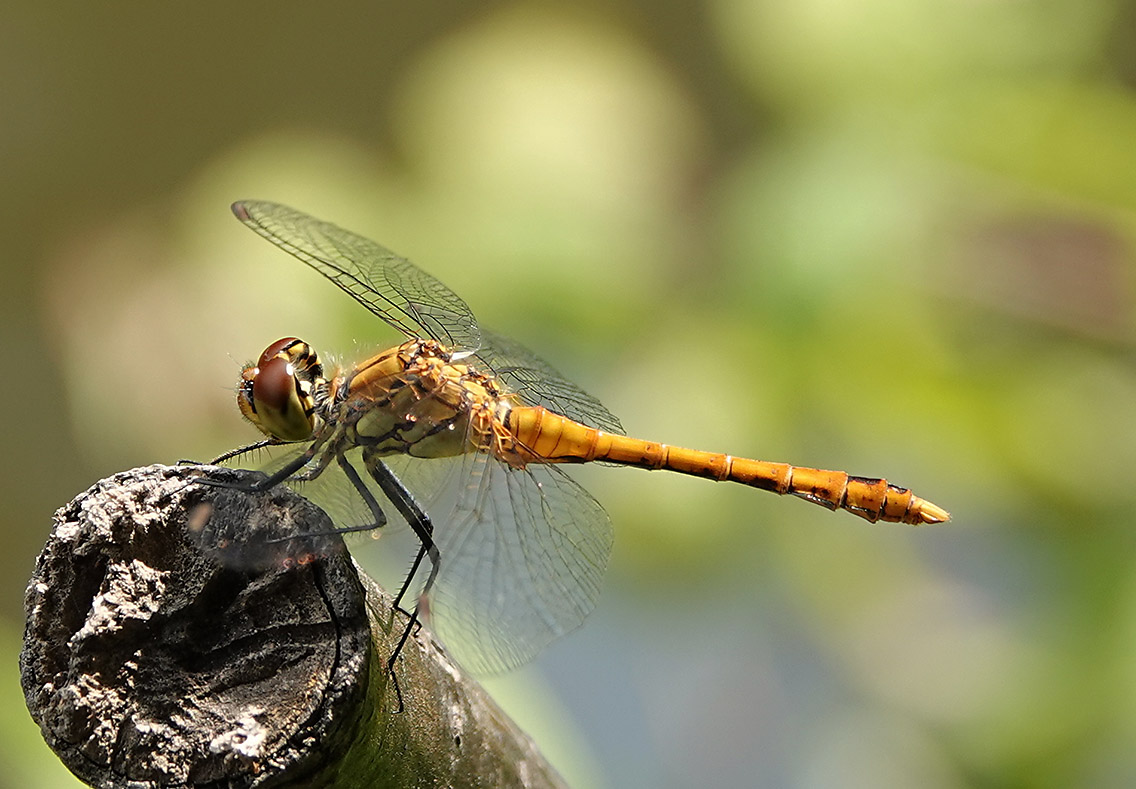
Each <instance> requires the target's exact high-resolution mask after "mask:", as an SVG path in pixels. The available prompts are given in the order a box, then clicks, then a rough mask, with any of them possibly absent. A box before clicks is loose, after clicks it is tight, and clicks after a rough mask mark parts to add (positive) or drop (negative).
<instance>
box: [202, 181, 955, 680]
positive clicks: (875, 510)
mask: <svg viewBox="0 0 1136 789" xmlns="http://www.w3.org/2000/svg"><path fill="white" fill-rule="evenodd" d="M232 210H233V213H234V214H235V215H236V217H237V218H238V219H239V220H240V221H241V222H243V223H244V224H245V225H246V226H247V227H249V228H251V229H252V230H253V231H255V232H256V233H258V234H260V235H261V236H263V237H264V238H266V239H268V240H269V241H271V242H272V243H273V244H275V245H276V246H278V247H280V248H281V249H283V250H285V251H286V252H289V253H290V254H292V255H293V256H295V257H296V258H298V259H299V260H301V261H303V262H304V263H306V264H307V265H309V266H310V267H312V268H313V269H315V270H316V271H318V272H319V273H320V274H323V275H324V276H325V277H327V278H328V279H329V280H331V282H332V283H334V284H335V285H337V286H338V287H339V288H341V289H342V290H343V291H344V292H346V293H347V294H348V295H349V296H351V297H352V298H354V299H355V300H356V301H357V302H359V303H360V304H361V305H362V306H363V307H365V308H366V309H367V310H369V311H370V312H371V313H373V314H374V315H376V316H377V317H379V318H380V319H382V320H383V321H385V322H386V323H387V324H388V325H389V326H391V327H392V328H394V329H395V330H397V331H398V332H400V333H401V334H402V335H403V337H404V341H403V342H401V343H399V344H397V345H394V346H392V347H390V348H388V349H386V350H384V351H382V352H380V353H378V354H377V355H374V356H372V357H370V358H368V359H366V360H364V361H362V362H359V363H358V364H355V365H353V366H348V367H342V368H338V369H332V368H330V367H325V365H324V363H323V361H322V360H321V359H320V357H319V355H318V354H317V353H316V351H315V350H314V349H313V348H312V347H311V346H309V345H308V344H307V343H306V342H304V341H303V340H300V339H298V338H295V337H285V338H283V339H280V340H277V341H276V342H274V343H272V344H271V345H269V346H268V347H267V348H266V349H265V350H264V352H263V353H262V354H261V355H260V357H259V359H258V360H257V361H256V362H255V363H252V364H249V365H246V366H245V367H244V368H243V369H242V371H241V378H240V382H239V385H238V389H237V404H238V406H239V408H240V411H241V413H242V415H243V416H244V417H245V418H246V419H247V420H248V421H249V422H251V423H252V424H253V425H255V426H256V427H257V428H258V429H259V430H260V431H261V432H262V433H263V434H264V436H265V438H263V439H262V440H260V441H258V442H256V443H254V444H249V445H248V446H245V447H241V448H239V449H236V450H233V451H231V452H228V453H226V454H225V455H222V456H221V458H218V460H219V461H232V460H234V459H240V458H243V457H244V456H246V455H248V454H249V453H250V452H252V451H253V450H256V449H259V448H263V447H267V446H277V445H291V449H292V451H291V452H289V453H288V454H286V455H285V457H284V458H283V459H282V460H279V461H277V462H276V465H275V466H274V467H273V470H272V471H271V472H270V473H268V475H267V476H266V477H264V478H262V480H261V481H260V482H258V483H256V484H255V486H254V487H255V488H256V489H258V490H264V489H268V488H271V487H273V486H275V485H278V484H281V483H283V484H288V485H290V486H293V485H300V486H302V485H303V483H314V482H316V481H317V480H318V481H322V482H326V481H328V480H329V479H330V480H331V482H330V486H326V485H325V486H324V489H325V490H327V491H331V492H332V494H331V495H332V496H333V497H337V498H339V499H340V500H342V499H343V497H345V496H346V497H350V498H353V499H354V501H355V502H357V503H359V502H361V504H362V508H361V511H362V512H364V513H366V518H365V520H366V521H367V522H365V523H356V524H349V523H338V524H337V528H338V530H342V531H356V530H364V529H378V528H381V527H383V526H384V525H386V524H387V522H388V520H389V519H388V517H387V515H386V512H385V510H384V504H387V505H389V506H393V508H394V512H395V513H397V515H398V516H400V517H401V518H402V519H404V520H405V521H406V522H407V523H408V524H409V526H410V527H411V529H412V530H413V532H414V534H415V536H416V537H417V539H418V542H419V549H418V553H417V556H416V558H415V559H414V561H413V563H412V565H411V568H410V571H409V573H408V575H407V577H406V581H405V582H404V583H403V586H402V588H401V591H400V592H399V596H398V598H397V599H396V605H397V606H399V607H400V610H402V609H401V605H402V600H403V599H404V595H406V594H408V590H409V589H410V588H411V579H412V578H416V577H418V578H419V580H418V581H416V582H415V583H416V584H417V586H416V587H415V588H416V589H417V594H416V595H415V596H414V597H412V598H409V599H416V600H417V601H418V602H417V603H416V604H415V606H414V610H413V611H411V612H406V613H408V615H409V618H410V619H409V622H410V624H408V626H407V629H406V631H405V632H404V633H403V637H402V641H400V642H399V645H398V647H397V648H396V650H395V654H394V655H392V656H391V659H390V661H389V663H388V665H390V666H393V661H394V659H395V658H396V657H397V654H398V650H400V649H401V648H402V645H403V643H404V642H405V640H406V637H407V634H408V633H409V632H410V628H411V626H412V625H413V624H414V623H415V621H416V619H417V616H418V614H419V610H420V607H428V610H429V612H430V621H431V624H432V627H433V629H434V630H435V631H436V632H437V634H438V636H439V637H440V639H441V640H442V642H443V643H444V644H446V645H447V646H450V647H451V649H455V647H458V646H459V645H460V648H458V649H457V651H458V652H459V655H458V662H460V663H462V664H463V665H465V666H466V667H467V668H468V669H470V670H472V671H474V672H475V673H482V674H490V673H498V672H501V671H505V670H508V669H511V668H514V667H516V666H518V665H521V664H523V663H525V662H527V661H528V660H530V659H532V658H533V657H534V656H535V655H536V654H537V653H538V652H539V651H540V650H541V649H543V648H544V647H545V646H546V645H547V644H549V643H550V642H552V641H553V640H555V639H557V638H559V637H560V636H562V635H564V634H566V633H568V632H569V631H571V630H573V629H575V628H576V627H578V626H579V625H580V624H581V623H582V622H583V620H584V618H585V617H586V616H587V615H588V614H589V613H590V612H591V611H592V610H593V608H594V607H595V605H596V602H597V599H598V596H599V592H600V586H601V580H602V577H603V575H604V572H605V570H606V566H607V562H608V557H609V555H610V553H611V548H612V540H613V535H612V526H611V521H610V519H609V517H608V515H607V513H606V512H605V511H604V508H603V507H602V506H601V505H600V504H599V502H597V501H596V500H595V499H594V498H593V497H592V496H591V495H590V494H589V493H588V492H587V491H586V490H584V488H582V487H581V486H580V485H579V484H577V483H576V482H575V481H573V480H572V479H571V478H570V477H569V476H568V475H567V474H565V473H564V471H563V470H562V468H563V467H564V466H565V465H568V464H574V463H590V462H603V463H606V464H613V465H621V466H637V467H639V468H645V469H665V470H669V471H676V472H679V473H682V474H689V475H693V476H698V477H706V478H709V479H712V480H718V481H730V482H738V483H742V484H744V485H749V486H751V487H755V488H759V489H761V490H767V491H771V492H773V493H778V494H790V495H793V496H796V497H798V498H800V499H803V500H805V501H809V502H813V503H815V504H819V505H821V506H824V507H826V508H828V509H830V510H844V511H846V512H850V513H852V514H854V515H858V516H859V517H861V518H864V519H866V520H868V521H872V522H875V521H890V522H897V523H907V524H916V525H918V524H929V523H940V522H944V521H947V520H949V519H950V515H949V514H948V513H947V511H946V510H944V509H942V508H941V507H938V506H936V505H935V504H932V503H930V502H929V501H927V500H925V499H922V498H920V497H918V496H916V495H914V494H913V493H912V492H911V491H910V490H908V489H906V488H902V487H899V486H897V485H893V484H890V483H889V482H887V481H886V480H884V479H878V478H873V477H861V476H852V475H849V474H847V473H845V472H843V471H825V470H821V469H815V468H808V467H803V466H793V465H790V464H787V463H774V462H767V461H759V460H750V459H747V458H742V457H735V456H732V455H727V454H722V453H713V452H703V451H698V450H692V449H684V448H681V447H675V446H670V445H668V444H664V443H659V442H655V441H645V440H641V439H637V438H630V437H628V436H626V435H625V434H624V431H623V428H622V426H621V424H620V421H619V420H618V419H617V418H616V417H615V416H614V415H612V413H611V412H610V411H608V410H607V409H606V408H605V407H604V406H603V405H602V404H601V403H600V402H599V401H598V400H597V399H596V398H594V397H592V396H591V395H589V394H588V393H586V392H585V391H584V390H583V389H581V388H580V387H579V386H577V385H576V384H574V383H572V382H571V381H569V380H568V379H566V378H565V377H564V376H562V375H561V374H560V373H558V372H557V371H556V370H555V369H554V368H553V367H552V366H550V365H549V364H548V363H546V362H545V361H543V360H541V359H540V358H539V357H537V356H536V355H535V354H533V353H532V352H531V351H529V350H528V349H527V348H525V347H524V346H522V345H520V344H519V343H517V342H515V341H513V340H510V339H508V338H506V337H503V336H500V335H498V334H495V333H493V332H491V331H489V330H488V329H486V328H485V327H483V326H482V325H481V324H480V323H479V322H478V320H477V319H476V318H475V317H474V314H473V312H472V311H471V310H470V308H469V307H468V306H467V305H466V303H465V302H464V301H463V300H462V299H461V298H460V297H458V296H457V294H455V293H454V292H453V291H452V290H450V289H449V288H447V287H446V286H445V285H443V284H442V283H441V282H440V281H438V280H437V279H435V278H434V277H433V276H431V275H430V274H428V273H426V272H425V271H423V270H422V269H420V268H418V267H417V266H415V265H414V264H413V263H411V262H410V261H408V260H406V259H405V258H402V257H400V256H399V255H396V254H395V253H394V252H392V251H390V250H389V249H387V248H386V247H383V246H381V245H380V244H377V243H375V242H374V241H371V240H369V239H367V238H364V237H362V236H359V235H356V234H355V233H352V232H350V231H348V230H344V229H343V228H340V227H338V226H336V225H334V224H331V223H328V222H324V221H321V220H318V219H316V218H315V217H312V216H309V215H308V214H305V213H303V212H301V211H297V210H295V209H292V208H289V207H287V206H284V205H280V204H277V203H271V202H259V201H242V202H237V203H234V204H233V206H232ZM301 489H303V488H301ZM441 489H444V491H445V492H446V493H447V494H448V495H446V496H441V495H439V490H441ZM429 501H435V502H438V501H441V502H444V504H439V505H438V506H439V507H441V509H436V510H435V509H434V508H433V507H431V506H429V505H428V504H427V503H426V502H429ZM317 503H319V501H318V499H317ZM424 561H425V562H428V565H429V567H428V569H426V568H424V567H423V562H424ZM451 645H452V646H451Z"/></svg>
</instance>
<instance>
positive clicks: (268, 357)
mask: <svg viewBox="0 0 1136 789" xmlns="http://www.w3.org/2000/svg"><path fill="white" fill-rule="evenodd" d="M308 353H309V350H308V347H307V345H306V344H305V343H303V342H302V341H301V340H298V339H296V338H295V337H285V338H284V339H282V340H277V341H276V342H274V343H272V345H269V346H268V347H267V348H266V349H265V350H264V353H262V354H261V355H260V360H259V361H258V362H257V364H256V366H255V367H251V366H250V367H246V368H245V369H244V370H243V371H242V372H241V382H240V385H239V387H238V389H237V405H238V406H239V407H240V409H241V413H242V414H244V416H245V418H246V419H248V420H249V421H250V422H252V423H253V424H254V425H256V426H257V427H258V428H260V430H261V432H263V433H264V434H265V435H267V436H269V437H271V438H278V439H280V440H281V441H302V440H303V439H305V438H309V437H310V436H311V435H312V432H313V430H314V427H315V425H314V421H313V419H312V410H313V405H312V399H311V396H310V395H308V394H307V393H306V388H305V387H301V386H300V382H299V378H298V369H297V366H296V364H295V363H294V361H293V360H294V358H307V355H308Z"/></svg>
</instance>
